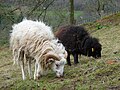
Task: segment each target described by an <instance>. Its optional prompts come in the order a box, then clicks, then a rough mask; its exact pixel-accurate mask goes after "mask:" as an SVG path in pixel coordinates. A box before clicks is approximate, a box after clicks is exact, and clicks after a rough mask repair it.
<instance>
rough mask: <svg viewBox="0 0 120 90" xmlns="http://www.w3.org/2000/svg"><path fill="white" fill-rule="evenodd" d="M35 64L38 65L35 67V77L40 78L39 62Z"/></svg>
mask: <svg viewBox="0 0 120 90" xmlns="http://www.w3.org/2000/svg"><path fill="white" fill-rule="evenodd" d="M37 64H38V67H37V73H36V77H37V79H39V78H40V64H39V63H37Z"/></svg>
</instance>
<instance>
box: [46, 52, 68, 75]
mask: <svg viewBox="0 0 120 90" xmlns="http://www.w3.org/2000/svg"><path fill="white" fill-rule="evenodd" d="M47 63H48V64H49V65H50V68H51V69H52V70H53V71H54V72H55V73H56V76H57V77H63V73H64V65H65V64H66V59H65V58H62V59H60V58H59V57H58V55H56V54H53V53H50V54H47Z"/></svg>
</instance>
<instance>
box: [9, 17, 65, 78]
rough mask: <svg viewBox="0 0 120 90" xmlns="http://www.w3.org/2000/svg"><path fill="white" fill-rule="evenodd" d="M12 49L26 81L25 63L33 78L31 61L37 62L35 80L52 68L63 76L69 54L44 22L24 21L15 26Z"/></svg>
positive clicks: (11, 42) (14, 58)
mask: <svg viewBox="0 0 120 90" xmlns="http://www.w3.org/2000/svg"><path fill="white" fill-rule="evenodd" d="M10 36H11V37H10V48H11V50H12V52H13V60H14V63H16V62H17V63H18V64H20V66H21V70H22V78H23V80H25V78H26V77H25V70H24V63H25V62H26V61H27V62H28V73H29V76H30V78H31V77H32V70H31V61H32V60H35V71H34V79H37V78H39V77H40V76H41V75H45V74H47V70H48V69H49V68H50V69H52V70H53V71H55V72H56V75H57V77H61V76H63V72H64V65H65V63H66V58H67V52H66V50H65V48H64V46H63V45H62V44H61V43H58V40H57V39H55V37H54V34H53V32H52V29H51V28H50V27H49V26H47V25H45V24H44V23H43V22H38V21H32V20H27V19H24V20H23V21H22V22H20V23H18V24H15V25H13V30H12V33H11V35H10Z"/></svg>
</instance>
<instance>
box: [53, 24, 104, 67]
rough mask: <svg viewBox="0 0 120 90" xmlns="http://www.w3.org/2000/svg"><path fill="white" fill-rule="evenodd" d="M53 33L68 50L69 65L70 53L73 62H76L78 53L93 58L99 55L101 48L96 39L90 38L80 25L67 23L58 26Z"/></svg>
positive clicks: (68, 60) (68, 61)
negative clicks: (66, 24)
mask: <svg viewBox="0 0 120 90" xmlns="http://www.w3.org/2000/svg"><path fill="white" fill-rule="evenodd" d="M55 35H56V37H57V38H58V39H59V40H60V42H61V43H63V45H64V46H65V48H66V50H67V52H68V57H67V63H68V65H71V62H70V54H72V55H73V57H74V63H75V64H77V63H78V54H80V55H81V54H82V55H85V56H88V57H90V56H92V57H94V58H99V57H101V49H102V48H101V44H100V43H99V41H98V39H96V38H92V37H91V36H90V35H89V33H88V32H87V31H86V30H85V29H84V27H82V26H73V25H68V26H63V27H60V28H59V29H58V31H57V32H56V33H55Z"/></svg>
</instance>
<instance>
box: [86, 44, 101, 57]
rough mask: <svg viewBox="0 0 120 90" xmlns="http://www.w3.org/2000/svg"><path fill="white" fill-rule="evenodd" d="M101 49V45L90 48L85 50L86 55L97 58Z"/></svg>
mask: <svg viewBox="0 0 120 90" xmlns="http://www.w3.org/2000/svg"><path fill="white" fill-rule="evenodd" d="M101 50H102V48H101V45H99V46H97V47H93V48H90V49H88V51H87V55H88V57H90V56H92V57H94V58H96V59H98V58H100V57H101Z"/></svg>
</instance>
